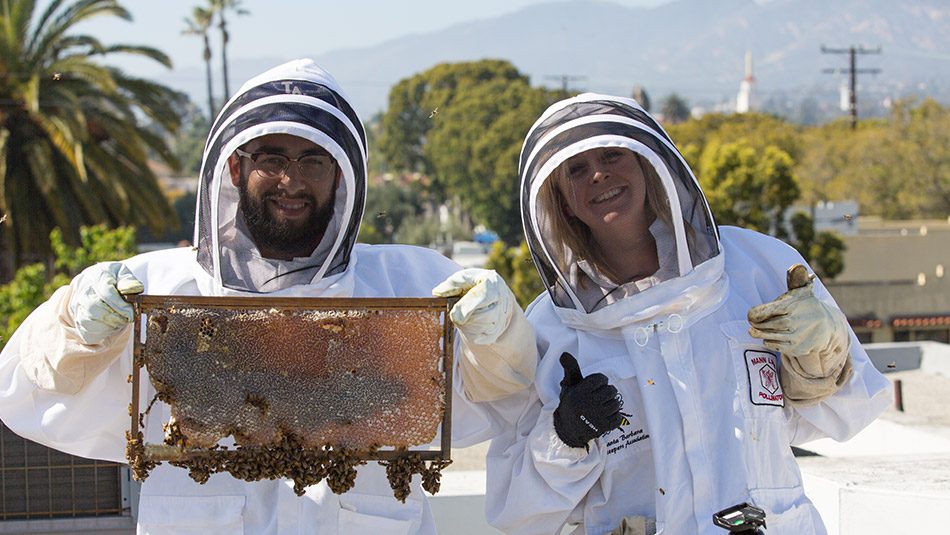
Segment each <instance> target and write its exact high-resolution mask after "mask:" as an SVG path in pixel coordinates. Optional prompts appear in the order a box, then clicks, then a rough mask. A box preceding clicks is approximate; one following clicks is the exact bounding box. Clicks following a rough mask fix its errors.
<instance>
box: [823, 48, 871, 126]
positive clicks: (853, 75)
mask: <svg viewBox="0 0 950 535" xmlns="http://www.w3.org/2000/svg"><path fill="white" fill-rule="evenodd" d="M821 53H822V54H848V56H849V58H850V62H849V65H850V67H849V68H847V69H822V70H821V72H823V73H826V74H834V73H842V74H845V73H847V74H848V75H850V81H851V83H850V86H849V92H848V112H849V113H850V114H851V129H852V130H854V129H855V128H857V127H858V91H857V90H858V87H857V86H858V82H857V76H858V74H878V73H879V72H881V69H858V68H857V55H858V54H880V53H881V47H877V48H874V49H869V48H864V47H863V46H861V47H854V46H851V47H848V48H828V47H826V46H825V45H821Z"/></svg>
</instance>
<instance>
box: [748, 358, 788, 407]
mask: <svg viewBox="0 0 950 535" xmlns="http://www.w3.org/2000/svg"><path fill="white" fill-rule="evenodd" d="M745 367H746V370H748V372H749V398H750V400H751V401H752V404H753V405H774V406H776V407H784V406H785V394H784V393H782V384H781V382H780V381H779V377H778V373H779V372H778V368H779V358H778V355H776V354H775V353H771V352H769V351H765V350H762V349H747V350H746V352H745Z"/></svg>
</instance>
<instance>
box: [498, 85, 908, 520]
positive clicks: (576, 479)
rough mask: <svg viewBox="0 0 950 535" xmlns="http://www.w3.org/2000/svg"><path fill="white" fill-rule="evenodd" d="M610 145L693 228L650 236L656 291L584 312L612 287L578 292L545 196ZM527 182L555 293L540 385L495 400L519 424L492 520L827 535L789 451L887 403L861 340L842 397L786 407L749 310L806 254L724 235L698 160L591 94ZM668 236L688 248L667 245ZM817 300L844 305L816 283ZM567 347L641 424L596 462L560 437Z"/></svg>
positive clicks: (633, 422) (648, 121)
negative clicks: (720, 514) (740, 522)
mask: <svg viewBox="0 0 950 535" xmlns="http://www.w3.org/2000/svg"><path fill="white" fill-rule="evenodd" d="M608 146H616V147H623V148H627V149H630V150H633V151H635V152H637V153H638V154H641V155H643V156H644V157H645V158H647V159H648V160H649V162H650V163H651V164H652V165H653V166H654V167H655V168H656V171H657V173H656V174H657V175H658V177H659V180H661V181H662V183H663V187H664V188H665V190H666V200H665V201H664V202H669V208H670V212H671V213H673V214H681V216H682V217H673V219H672V220H673V221H674V223H675V224H674V225H673V227H674V228H673V229H667V230H665V231H664V232H657V231H655V230H654V229H653V228H652V227H651V232H653V233H654V235H655V236H656V239H657V242H658V243H657V250H658V251H659V256H660V257H661V258H660V270H659V271H658V272H657V274H658V275H656V276H654V277H652V278H651V279H652V280H651V281H649V284H646V285H641V287H639V288H627V287H625V286H626V285H625V286H621V287H617V288H607V289H604V290H603V292H602V293H604V294H606V295H607V297H609V299H589V295H590V294H591V292H596V291H600V290H599V289H594V290H592V289H591V286H590V280H592V278H588V279H587V286H580V285H578V284H577V283H576V282H575V280H574V279H575V278H576V277H575V276H574V275H576V273H577V271H578V270H577V269H576V260H575V259H574V258H573V257H572V256H571V255H570V252H569V251H565V250H564V249H563V248H561V247H558V245H557V244H556V243H554V242H553V240H552V236H551V233H550V232H549V230H550V229H549V228H547V227H546V225H547V223H546V221H547V219H546V214H545V213H543V206H542V204H541V203H540V202H539V201H538V191H539V187H540V184H541V183H542V182H543V181H544V180H545V179H546V178H547V177H548V176H549V175H550V172H551V170H552V169H554V168H555V167H557V166H558V165H559V164H560V163H561V162H563V161H565V160H566V159H567V158H569V157H570V156H572V155H574V154H577V153H579V152H583V151H586V150H588V149H591V148H595V147H608ZM521 169H522V181H523V182H522V186H523V189H522V207H523V215H524V218H525V228H526V233H527V238H528V243H529V245H530V247H531V250H532V253H533V255H534V258H535V262H536V264H537V265H538V268H539V271H540V273H541V274H542V278H544V279H545V282H546V285H547V287H548V288H551V289H552V290H551V291H550V292H548V293H545V294H542V295H541V296H539V297H538V299H537V300H535V302H534V303H533V304H532V305H531V306H530V307H529V308H528V320H529V322H530V323H531V324H532V325H533V326H534V328H535V330H536V333H537V337H538V346H539V352H540V354H541V355H542V358H541V360H540V363H539V366H538V370H537V376H536V384H535V388H534V389H533V390H532V391H530V392H525V393H522V394H519V395H517V396H513V397H511V398H509V399H507V400H504V402H501V403H497V404H496V405H497V407H498V409H499V410H500V411H501V412H502V413H503V414H505V415H506V416H505V417H506V418H507V419H508V420H509V421H510V424H511V427H510V428H509V429H508V431H506V432H505V433H503V434H502V435H501V436H500V437H498V438H496V439H494V440H493V442H492V445H491V449H490V451H489V456H488V492H487V513H488V517H489V521H490V522H491V523H492V524H494V525H495V526H497V527H498V528H499V529H502V530H503V531H505V532H507V533H519V534H520V533H538V534H551V533H558V532H559V530H560V529H561V528H562V526H563V525H565V524H573V525H577V526H578V528H577V531H576V532H578V533H589V534H605V533H609V532H610V531H611V530H614V529H616V528H617V527H618V526H620V523H621V520H622V519H623V517H625V516H645V517H648V518H655V519H656V525H657V533H666V534H670V535H694V534H709V535H716V534H719V533H723V531H722V529H721V528H718V527H714V526H713V524H712V515H713V513H715V512H717V511H719V510H722V509H725V508H726V507H729V506H731V505H734V504H737V503H740V502H743V501H747V502H750V503H753V504H755V505H757V506H759V507H761V508H763V509H764V510H765V511H766V513H767V523H768V533H780V534H789V535H792V534H794V535H802V534H811V533H824V532H825V529H824V526H823V525H822V521H821V518H820V517H819V515H818V512H817V510H816V509H815V507H814V506H813V505H812V504H811V502H810V501H809V500H808V498H807V497H806V496H805V495H804V493H803V490H802V477H801V474H800V472H799V470H798V467H797V464H796V462H795V459H794V457H793V455H792V450H791V448H790V446H791V445H793V444H801V443H803V442H806V441H809V440H813V439H815V438H819V437H826V436H827V437H832V438H834V439H836V440H846V439H848V438H849V437H851V436H852V435H854V434H855V433H856V432H857V431H859V430H860V429H862V428H863V427H864V426H865V425H867V424H868V423H869V422H870V421H872V420H873V419H874V418H875V417H876V416H877V415H878V414H879V413H880V412H881V411H882V410H883V409H884V408H885V407H886V406H887V404H888V403H889V400H890V394H889V392H888V389H889V383H888V381H887V380H886V379H884V377H883V376H882V375H881V374H880V373H879V372H877V370H875V369H874V367H873V366H872V365H871V363H870V362H869V361H868V358H867V355H866V354H865V352H864V350H863V349H862V348H861V345H860V343H858V341H857V339H856V338H854V335H853V333H851V337H852V341H851V342H852V343H851V348H852V349H851V358H852V362H853V366H854V373H853V375H852V376H851V378H850V380H849V381H848V382H847V383H846V384H844V385H843V387H842V388H841V389H840V390H839V391H838V392H836V393H835V394H834V395H832V396H831V397H829V398H827V399H825V400H824V401H822V402H820V403H818V404H816V405H813V406H808V407H796V406H793V405H791V404H789V403H788V402H786V400H785V399H784V396H783V393H782V390H781V385H780V383H779V380H778V376H777V375H776V374H777V373H780V370H779V364H780V358H779V356H778V355H777V354H776V353H775V352H773V351H770V350H768V349H766V348H764V347H763V346H762V343H761V340H757V339H754V338H752V337H751V336H749V334H748V329H749V324H748V322H747V320H746V313H747V311H748V309H749V308H750V307H752V306H754V305H757V304H761V303H763V302H767V301H770V300H772V299H774V298H776V297H778V296H779V295H780V294H782V293H783V292H785V290H786V287H785V271H786V269H787V268H788V267H789V266H791V265H792V264H794V263H797V262H804V261H803V259H802V258H801V256H800V255H799V254H798V253H797V252H796V251H795V250H794V249H792V248H791V247H789V246H788V245H786V244H785V243H783V242H781V241H779V240H776V239H774V238H771V237H768V236H765V235H762V234H759V233H756V232H752V231H748V230H743V229H738V228H733V227H724V228H722V229H717V228H716V227H715V225H714V224H713V223H712V216H711V214H710V213H709V211H708V207H707V205H706V202H705V198H704V197H703V195H702V192H701V191H700V189H699V186H698V183H697V182H696V180H695V178H694V177H693V175H692V173H691V172H690V171H689V169H688V167H687V166H686V163H685V161H684V160H683V159H682V157H681V156H680V155H679V153H678V151H676V149H675V147H674V146H673V145H672V143H671V142H670V141H669V139H668V137H667V136H666V133H665V132H663V130H662V129H661V128H660V126H659V125H658V124H657V123H656V122H655V121H653V119H652V118H651V117H650V116H649V115H648V114H647V113H645V112H644V111H643V110H642V109H641V108H640V107H639V106H638V105H637V104H636V103H635V102H634V101H632V100H629V99H619V98H616V97H606V96H602V95H593V94H585V95H580V96H578V97H575V98H573V99H569V100H567V101H563V102H560V103H557V104H555V105H554V106H552V108H550V109H549V110H548V111H547V112H546V113H545V114H544V115H542V117H541V118H540V119H539V120H538V122H537V123H536V124H535V126H534V127H533V128H532V130H531V131H530V132H529V134H528V138H527V140H526V142H525V147H524V149H523V152H522V161H521ZM659 220H660V219H659V218H658V219H657V221H659ZM720 231H721V236H720V234H719V232H720ZM665 234H668V235H670V236H674V238H671V239H675V243H660V242H661V239H662V236H663V235H665ZM671 270H672V273H673V274H674V275H673V276H672V277H669V276H663V275H662V273H664V272H670V271H671ZM815 291H816V294H817V296H818V297H819V298H820V299H822V300H824V301H826V302H828V303H833V300H832V298H831V296H830V295H829V294H828V292H827V290H826V289H825V288H824V286H822V285H821V283H820V282H817V281H816V284H815ZM585 292H586V294H587V295H583V294H584V293H585ZM592 303H596V304H593V305H592ZM605 303H606V304H605ZM588 309H591V310H588ZM565 351H566V352H569V353H571V354H573V355H574V356H575V357H576V358H577V360H578V363H579V365H580V368H581V371H582V373H583V374H584V375H585V376H587V375H589V374H592V373H596V372H599V373H603V374H604V375H606V376H607V378H608V379H609V382H610V384H612V385H614V386H615V387H616V388H617V390H618V391H619V393H620V395H621V396H622V404H623V406H622V409H621V410H622V412H623V413H624V414H625V415H629V416H626V420H627V421H626V422H625V423H623V425H622V428H621V429H615V430H613V431H611V432H609V433H607V434H606V435H604V436H603V437H601V438H598V439H596V440H594V441H592V442H591V444H590V451H589V452H588V451H585V450H584V449H583V448H570V447H568V446H566V445H565V444H564V443H563V442H562V441H561V440H560V439H559V438H558V436H557V435H556V433H555V431H554V427H553V420H552V418H553V416H552V415H553V412H554V410H555V409H556V408H557V406H558V403H559V399H558V397H559V392H560V386H559V382H560V381H561V379H562V378H563V370H562V368H561V366H560V364H559V357H560V355H561V353H563V352H565Z"/></svg>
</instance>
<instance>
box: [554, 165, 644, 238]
mask: <svg viewBox="0 0 950 535" xmlns="http://www.w3.org/2000/svg"><path fill="white" fill-rule="evenodd" d="M564 166H565V167H564V169H565V170H566V173H565V178H564V179H563V180H562V181H561V183H560V184H559V185H558V186H559V187H560V189H561V193H562V194H563V196H564V198H565V199H566V202H567V206H565V207H564V209H565V210H566V212H567V215H568V216H576V217H577V218H578V219H580V220H581V221H582V222H583V223H584V224H586V225H587V226H588V227H589V228H590V229H591V232H592V233H593V235H594V238H595V239H597V240H598V242H601V243H602V244H603V245H606V243H605V242H604V240H610V236H611V235H614V236H616V233H617V232H624V233H629V232H631V231H633V232H634V233H635V234H634V235H638V234H639V233H642V232H645V231H646V230H647V228H648V226H649V221H647V218H646V217H645V215H646V214H645V210H644V208H645V204H646V180H645V178H644V175H643V169H642V168H641V167H640V162H639V161H638V159H637V157H636V155H635V154H634V153H633V152H632V151H630V150H627V149H624V148H619V147H603V148H598V149H591V150H589V151H586V152H582V153H580V154H577V155H575V156H572V157H571V158H570V159H568V160H567V162H565V164H564Z"/></svg>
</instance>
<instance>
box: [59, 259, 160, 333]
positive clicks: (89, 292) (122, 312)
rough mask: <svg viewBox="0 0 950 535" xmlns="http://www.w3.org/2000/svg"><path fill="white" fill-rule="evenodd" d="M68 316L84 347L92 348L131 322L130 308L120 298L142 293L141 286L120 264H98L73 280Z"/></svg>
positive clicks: (127, 269) (142, 287)
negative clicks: (90, 346)
mask: <svg viewBox="0 0 950 535" xmlns="http://www.w3.org/2000/svg"><path fill="white" fill-rule="evenodd" d="M70 286H72V290H73V291H72V296H71V297H70V299H69V314H70V316H71V317H72V321H73V327H74V328H75V329H76V334H77V335H78V337H79V338H80V340H82V342H83V343H84V344H87V345H95V344H99V343H101V342H102V341H103V340H105V339H106V338H108V337H110V336H112V335H114V334H116V333H118V332H120V331H122V330H123V329H124V328H125V327H126V326H127V325H129V324H130V323H132V315H133V311H132V305H130V304H129V303H127V302H126V301H125V299H123V298H122V296H123V295H130V294H136V293H142V290H143V289H144V286H143V285H142V283H141V282H140V281H139V280H138V279H136V278H135V276H134V275H132V272H131V271H130V270H129V268H127V267H125V265H124V264H122V263H121V262H101V263H99V264H95V265H92V266H90V267H88V268H86V269H84V270H83V271H82V272H81V273H80V274H79V275H77V276H76V278H75V279H73V282H72V283H71V284H70Z"/></svg>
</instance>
